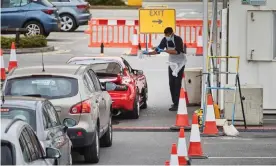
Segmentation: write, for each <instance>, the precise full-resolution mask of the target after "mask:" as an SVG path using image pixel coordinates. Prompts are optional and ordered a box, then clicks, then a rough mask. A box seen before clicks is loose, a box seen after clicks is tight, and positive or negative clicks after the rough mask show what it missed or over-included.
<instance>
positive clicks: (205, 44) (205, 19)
mask: <svg viewBox="0 0 276 166" xmlns="http://www.w3.org/2000/svg"><path fill="white" fill-rule="evenodd" d="M202 29H203V56H202V57H203V73H206V72H207V69H206V60H207V56H208V0H203V28H202ZM206 81H207V80H206V74H202V93H201V109H203V108H204V100H205V83H206Z"/></svg>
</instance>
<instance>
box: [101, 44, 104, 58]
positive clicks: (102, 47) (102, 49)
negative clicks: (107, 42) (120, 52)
mask: <svg viewBox="0 0 276 166" xmlns="http://www.w3.org/2000/svg"><path fill="white" fill-rule="evenodd" d="M103 55H104V44H103V43H101V56H103Z"/></svg>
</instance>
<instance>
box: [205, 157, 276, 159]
mask: <svg viewBox="0 0 276 166" xmlns="http://www.w3.org/2000/svg"><path fill="white" fill-rule="evenodd" d="M208 158H209V159H276V157H208Z"/></svg>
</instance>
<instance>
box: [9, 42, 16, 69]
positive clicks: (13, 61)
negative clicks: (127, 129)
mask: <svg viewBox="0 0 276 166" xmlns="http://www.w3.org/2000/svg"><path fill="white" fill-rule="evenodd" d="M16 67H17V59H16V50H15V43H14V42H12V45H11V54H10V61H9V66H8V71H9V72H10V71H11V70H12V69H13V68H16Z"/></svg>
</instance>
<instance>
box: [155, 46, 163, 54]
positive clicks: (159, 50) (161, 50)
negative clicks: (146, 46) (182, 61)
mask: <svg viewBox="0 0 276 166" xmlns="http://www.w3.org/2000/svg"><path fill="white" fill-rule="evenodd" d="M156 49H157V52H158V53H160V52H165V50H163V49H160V48H159V47H157V48H156Z"/></svg>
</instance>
